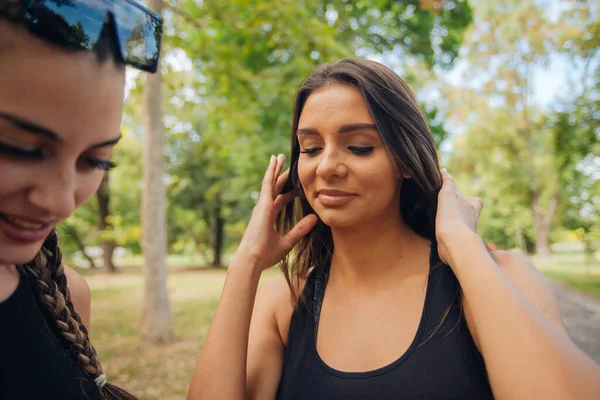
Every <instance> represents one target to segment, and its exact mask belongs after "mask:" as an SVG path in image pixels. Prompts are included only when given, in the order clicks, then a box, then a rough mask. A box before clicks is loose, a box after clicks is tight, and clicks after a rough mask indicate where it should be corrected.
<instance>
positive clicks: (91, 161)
mask: <svg viewBox="0 0 600 400" xmlns="http://www.w3.org/2000/svg"><path fill="white" fill-rule="evenodd" d="M0 154H5V155H7V156H10V157H18V158H23V159H29V160H39V159H42V158H43V157H44V154H43V153H42V151H41V150H39V149H37V150H23V149H20V148H18V147H14V146H11V145H8V144H5V143H0ZM81 161H83V162H85V163H86V164H87V166H88V167H90V168H93V169H100V170H104V171H110V170H111V169H113V168H115V167H116V166H117V164H115V163H114V162H112V161H109V160H99V159H97V158H93V157H82V158H81Z"/></svg>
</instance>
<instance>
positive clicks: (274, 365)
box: [246, 277, 293, 400]
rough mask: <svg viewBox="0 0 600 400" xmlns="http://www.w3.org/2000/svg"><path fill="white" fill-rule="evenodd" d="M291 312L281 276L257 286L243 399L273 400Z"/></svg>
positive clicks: (287, 293) (286, 287)
mask: <svg viewBox="0 0 600 400" xmlns="http://www.w3.org/2000/svg"><path fill="white" fill-rule="evenodd" d="M292 312H293V308H292V303H291V301H290V289H289V287H288V285H287V282H286V281H285V279H284V278H283V277H280V278H277V279H272V280H270V281H269V282H267V283H265V284H264V285H263V286H261V288H260V289H259V291H258V294H257V297H256V304H255V306H254V311H253V313H252V322H251V323H250V338H249V344H248V371H247V375H246V398H247V399H256V400H263V399H275V397H276V395H277V388H278V387H279V381H280V379H281V373H282V367H283V357H284V354H285V344H284V338H285V340H287V332H288V329H289V323H290V318H291V316H292ZM278 317H279V318H278ZM278 321H280V322H281V325H280V324H279V323H278Z"/></svg>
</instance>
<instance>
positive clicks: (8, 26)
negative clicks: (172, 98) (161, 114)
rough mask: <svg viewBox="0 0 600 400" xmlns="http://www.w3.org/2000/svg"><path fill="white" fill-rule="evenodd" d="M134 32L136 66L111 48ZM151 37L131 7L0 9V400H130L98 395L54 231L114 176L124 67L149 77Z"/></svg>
mask: <svg viewBox="0 0 600 400" xmlns="http://www.w3.org/2000/svg"><path fill="white" fill-rule="evenodd" d="M123 22H125V23H126V25H127V26H123ZM134 25H137V26H139V28H140V29H138V28H136V29H135V30H133V31H134V32H135V35H136V37H135V38H133V39H135V42H134V43H135V44H136V46H134V47H135V48H136V49H138V48H139V47H142V48H145V49H147V53H145V54H140V53H139V51H137V50H136V54H135V55H134V54H130V53H131V50H130V49H129V48H128V47H127V48H126V46H123V47H121V46H120V44H119V43H128V42H131V39H132V37H131V34H132V33H131V32H133V31H132V30H131V26H134ZM161 33H162V22H161V20H160V18H159V17H158V16H157V15H156V14H154V13H153V12H151V11H150V10H149V9H147V8H146V7H144V6H142V5H140V4H138V3H137V2H134V1H132V0H93V1H90V0H69V1H64V0H35V1H33V0H0V399H2V400H30V399H31V400H42V399H49V400H75V399H77V400H79V399H135V397H134V396H133V395H130V394H129V393H127V392H125V391H124V390H122V389H119V388H118V387H116V386H114V385H112V384H110V383H107V377H106V375H105V374H104V372H103V369H102V365H101V364H100V362H99V361H98V358H97V356H96V351H95V349H94V347H93V346H92V344H91V342H90V339H89V336H88V331H87V327H88V326H89V311H90V304H89V303H90V299H89V297H90V292H89V288H88V287H87V285H86V283H85V281H84V280H83V278H82V277H80V276H79V275H77V274H76V273H75V272H74V271H72V270H70V269H68V268H67V267H65V266H63V265H62V260H61V252H60V249H59V247H58V239H57V235H56V233H55V231H54V228H55V226H56V224H57V223H58V222H60V220H62V219H64V218H66V217H68V216H69V214H71V213H72V212H73V210H74V208H75V207H77V206H78V205H79V204H81V203H83V202H84V201H86V200H87V199H88V198H90V197H91V196H92V195H93V194H94V192H95V191H96V189H97V188H98V186H99V184H100V182H101V181H102V178H103V175H104V172H105V170H108V169H110V168H112V167H113V166H114V164H113V163H112V162H110V161H109V160H108V158H109V156H110V153H111V151H112V147H113V146H114V145H115V144H116V143H117V142H118V140H119V138H120V135H119V131H120V122H121V114H122V103H123V94H124V84H125V67H124V66H125V64H126V65H131V66H134V67H135V68H138V69H141V70H144V71H148V72H154V71H155V70H156V67H157V63H158V56H159V52H160V37H161ZM119 40H120V41H119ZM138 45H141V46H138ZM129 47H131V46H129ZM90 50H93V51H90ZM80 313H81V315H80Z"/></svg>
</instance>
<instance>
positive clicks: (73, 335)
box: [19, 231, 136, 400]
mask: <svg viewBox="0 0 600 400" xmlns="http://www.w3.org/2000/svg"><path fill="white" fill-rule="evenodd" d="M19 269H20V271H21V272H22V273H23V275H24V276H25V277H26V278H27V279H28V281H29V283H30V284H31V285H32V287H33V289H34V292H35V293H36V294H37V296H36V300H37V301H38V303H39V305H40V308H41V309H42V310H43V311H44V312H45V313H46V315H47V316H49V317H50V318H51V319H52V320H53V321H55V323H56V328H58V331H59V332H60V335H61V336H62V338H63V339H64V340H65V341H66V343H68V345H69V346H70V347H71V348H72V349H74V350H75V356H74V357H75V358H76V361H77V364H78V365H79V368H80V369H81V370H82V371H83V373H84V374H85V375H86V376H87V377H88V378H89V379H91V380H96V379H98V378H99V379H102V378H103V371H102V365H101V364H100V361H99V360H98V357H97V354H96V350H95V349H94V347H93V346H92V343H91V342H90V338H89V335H88V331H87V328H86V327H85V325H84V324H83V323H82V322H81V317H80V316H79V314H77V312H76V311H75V309H74V307H73V303H72V302H71V296H70V293H69V289H68V287H67V277H66V275H65V271H64V266H63V265H62V255H61V252H60V249H59V247H58V236H57V235H56V232H55V231H52V233H51V234H50V235H49V236H48V237H47V238H46V240H45V241H44V244H43V245H42V249H41V250H40V251H39V252H38V254H37V255H36V256H35V258H34V259H33V261H31V262H29V263H27V264H24V265H21V266H19ZM99 391H100V394H101V395H102V396H103V397H104V398H106V399H108V400H136V397H135V396H133V395H131V394H129V393H127V392H125V391H124V390H122V389H119V388H117V387H116V386H114V385H110V384H106V385H105V386H104V387H103V388H99Z"/></svg>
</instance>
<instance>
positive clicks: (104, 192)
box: [96, 172, 117, 274]
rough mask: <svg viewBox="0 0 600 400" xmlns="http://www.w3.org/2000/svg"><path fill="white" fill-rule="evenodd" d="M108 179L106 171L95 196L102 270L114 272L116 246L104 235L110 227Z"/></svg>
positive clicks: (115, 270)
mask: <svg viewBox="0 0 600 400" xmlns="http://www.w3.org/2000/svg"><path fill="white" fill-rule="evenodd" d="M109 179H110V178H109V175H108V172H106V173H105V174H104V177H103V178H102V181H101V182H100V187H98V191H97V192H96V198H97V199H98V211H99V213H100V233H101V236H102V260H103V261H104V263H103V265H104V270H105V271H106V272H108V273H111V274H114V273H115V272H117V269H116V268H115V264H114V262H113V253H114V251H115V247H116V246H115V243H114V242H113V241H112V240H110V239H107V238H106V237H105V236H106V231H109V230H110V228H111V224H110V191H109V186H108V182H109Z"/></svg>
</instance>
